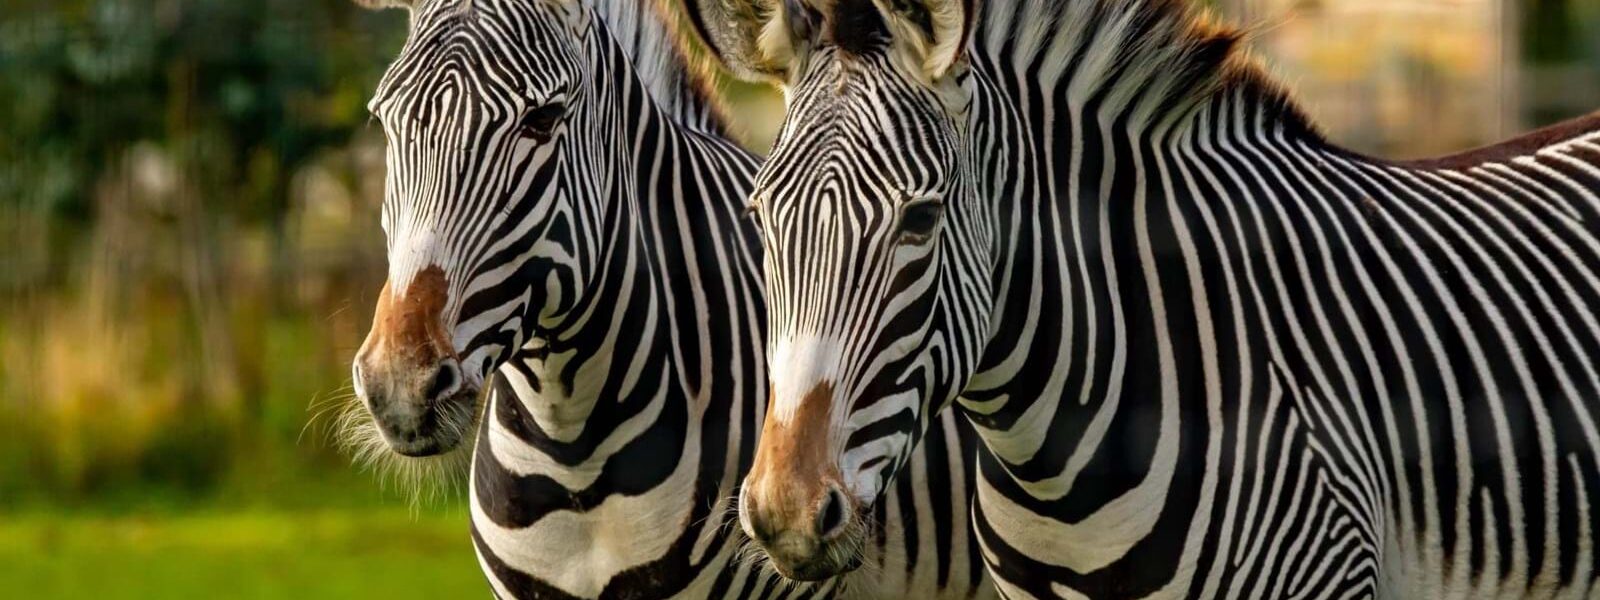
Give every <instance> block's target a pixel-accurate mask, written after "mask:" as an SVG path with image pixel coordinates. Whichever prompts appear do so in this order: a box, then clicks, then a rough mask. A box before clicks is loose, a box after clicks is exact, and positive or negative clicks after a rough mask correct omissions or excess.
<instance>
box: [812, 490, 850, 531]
mask: <svg viewBox="0 0 1600 600" xmlns="http://www.w3.org/2000/svg"><path fill="white" fill-rule="evenodd" d="M849 506H850V500H849V499H848V498H845V497H844V491H842V490H840V489H839V486H835V485H830V486H828V491H827V492H825V493H823V495H822V502H821V504H820V505H819V506H817V518H816V526H817V537H820V538H822V540H823V541H831V540H833V539H834V538H837V537H839V534H842V533H844V529H845V525H846V524H848V523H849V519H847V518H846V515H847V514H849V513H848V509H849Z"/></svg>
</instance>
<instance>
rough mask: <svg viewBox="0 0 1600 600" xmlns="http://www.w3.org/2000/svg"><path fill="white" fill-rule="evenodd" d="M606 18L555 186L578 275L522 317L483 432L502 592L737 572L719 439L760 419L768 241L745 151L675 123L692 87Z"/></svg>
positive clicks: (480, 500) (487, 537)
mask: <svg viewBox="0 0 1600 600" xmlns="http://www.w3.org/2000/svg"><path fill="white" fill-rule="evenodd" d="M607 25H609V23H608V22H605V21H599V20H597V21H596V22H595V23H594V24H593V26H592V28H591V31H590V33H589V35H588V36H587V38H586V39H585V40H584V42H583V51H584V53H585V59H586V61H587V72H588V73H589V74H590V75H591V77H590V78H589V80H588V83H587V86H588V89H587V90H586V96H587V98H588V101H586V102H584V103H583V104H582V106H583V107H584V108H583V109H582V113H581V114H575V115H574V116H573V121H574V122H575V123H584V124H585V125H584V129H585V130H584V131H581V132H574V133H575V135H573V136H572V139H574V140H582V141H583V143H588V144H591V146H590V147H587V148H584V149H582V150H581V151H578V152H575V153H574V155H575V156H581V157H583V158H584V159H586V160H584V164H581V165H580V164H569V165H565V166H564V167H563V177H564V178H566V180H565V183H566V189H563V190H560V191H558V192H557V193H565V194H568V195H570V196H571V199H570V206H571V207H572V208H571V210H572V211H573V213H574V215H573V216H572V228H573V230H574V231H572V232H570V235H571V236H572V237H573V241H572V245H573V247H574V249H575V250H574V252H577V253H579V254H581V255H582V256H581V257H579V258H578V260H577V262H580V263H582V264H583V265H584V266H583V267H582V270H583V271H584V272H583V273H581V274H578V275H577V276H574V277H571V278H570V279H566V280H561V281H560V283H559V284H558V285H561V286H564V289H563V290H562V291H561V293H562V294H563V296H564V297H563V298H561V300H560V302H559V304H561V306H560V307H559V309H558V310H557V311H556V312H555V313H554V314H544V315H528V316H527V321H526V322H532V321H537V322H538V325H537V326H535V327H533V328H532V330H531V331H528V332H526V334H527V336H528V340H529V341H528V342H527V343H525V344H524V345H523V347H522V348H521V349H520V350H519V351H518V352H517V353H516V355H515V356H514V357H513V359H512V360H510V361H508V362H507V363H506V364H505V365H504V366H502V367H501V369H500V371H499V374H498V376H497V377H496V381H495V384H494V388H493V392H492V394H491V397H490V400H489V408H488V410H487V413H486V415H485V417H484V420H483V425H482V427H481V428H480V432H479V439H478V450H477V455H476V457H475V464H474V467H473V495H474V500H473V505H474V511H475V513H474V519H473V521H474V534H475V537H476V541H477V543H478V547H479V553H480V557H481V559H482V560H483V561H484V563H485V566H486V568H487V569H489V570H490V571H491V572H492V573H494V574H495V577H494V578H493V583H494V585H496V586H497V591H498V592H499V594H500V595H501V596H503V597H528V596H532V597H567V596H577V597H598V596H602V595H605V594H623V595H630V594H640V595H643V596H649V597H667V596H672V595H674V594H678V593H683V594H685V595H690V596H693V595H696V594H700V595H703V594H705V593H707V592H708V591H709V590H710V589H713V588H714V587H715V586H717V585H723V586H726V585H728V582H726V581H722V580H720V579H717V580H713V578H716V577H718V576H719V575H720V574H722V573H724V570H723V569H721V568H707V565H708V564H718V565H720V564H722V562H725V561H727V560H729V558H730V556H731V555H732V554H733V552H734V551H735V541H734V538H733V537H732V536H733V535H734V532H736V531H737V526H732V525H730V524H728V523H727V522H726V519H727V518H729V514H730V513H729V511H728V510H727V506H726V505H725V504H724V503H723V501H724V500H725V499H727V498H729V497H731V496H732V495H733V494H734V491H735V489H736V485H737V481H738V474H739V471H738V470H736V469H733V468H730V467H732V466H733V465H730V464H729V462H728V456H729V455H730V453H734V450H732V449H730V447H729V446H730V445H740V446H742V447H744V448H746V450H744V451H743V452H749V451H751V450H749V448H753V444H754V434H755V431H756V429H757V427H758V424H759V420H758V419H759V416H760V415H759V414H757V413H756V411H754V410H751V409H752V407H756V406H759V400H760V398H762V397H763V396H762V395H763V394H764V390H765V386H764V378H763V376H762V369H763V363H762V361H761V350H762V343H763V342H762V340H763V336H762V331H763V327H762V323H761V321H759V320H758V319H756V318H755V316H756V315H758V314H761V311H763V310H764V308H763V305H762V295H761V292H760V286H759V280H758V279H757V274H758V260H757V259H758V253H759V243H758V241H757V240H756V239H755V237H754V236H753V235H751V233H752V232H751V231H750V228H749V227H748V226H747V223H745V222H743V221H742V214H743V213H742V210H743V200H744V198H745V197H746V195H747V194H748V193H749V181H750V179H751V177H752V175H753V173H754V171H755V168H756V159H755V157H754V156H752V155H751V154H749V153H748V152H745V151H744V150H742V149H740V148H739V147H738V146H736V145H735V144H733V143H732V142H730V141H728V140H724V139H722V138H719V137H716V136H715V135H712V134H709V133H705V132H703V130H700V129H698V128H697V127H696V126H694V125H687V126H686V125H684V124H683V123H681V122H679V121H678V120H677V117H678V116H680V114H675V113H674V112H672V110H671V109H670V108H668V106H669V105H676V106H678V107H680V108H681V107H684V106H692V105H693V104H692V102H691V101H685V102H679V103H672V102H666V103H662V102H660V99H659V98H657V97H656V96H655V95H654V93H655V92H652V91H650V86H649V84H648V82H646V81H645V80H644V79H643V78H642V75H641V73H640V72H638V71H636V70H635V69H634V67H633V64H632V63H631V62H630V60H629V57H628V55H627V54H626V52H627V47H626V44H624V43H623V42H622V41H621V40H619V39H616V38H613V37H612V36H611V33H610V32H609V31H608V29H607ZM658 91H659V89H658ZM680 100H685V99H683V98H680ZM695 102H697V101H695ZM692 112H693V111H692ZM695 114H703V113H699V112H695ZM534 193H545V191H543V190H535V191H534ZM555 279H561V278H560V277H559V276H558V277H556V278H555ZM528 284H529V285H530V287H531V290H530V293H531V294H532V295H533V296H534V297H535V298H540V297H542V296H544V295H545V294H546V290H547V287H546V285H547V282H546V278H544V277H540V276H537V275H536V276H534V277H533V278H532V280H531V281H529V282H528ZM597 554H604V555H605V556H606V559H605V560H596V559H595V556H596V555H597ZM695 590H698V591H695Z"/></svg>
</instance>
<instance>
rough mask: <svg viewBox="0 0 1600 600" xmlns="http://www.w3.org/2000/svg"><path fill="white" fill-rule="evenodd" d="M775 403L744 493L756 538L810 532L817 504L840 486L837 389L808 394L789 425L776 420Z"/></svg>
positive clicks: (825, 385) (817, 389)
mask: <svg viewBox="0 0 1600 600" xmlns="http://www.w3.org/2000/svg"><path fill="white" fill-rule="evenodd" d="M774 400H775V399H773V398H770V397H769V399H768V402H767V420H766V423H765V424H764V425H763V426H762V428H761V441H760V444H759V449H758V450H757V451H756V457H755V464H754V466H753V467H752V468H751V470H750V475H749V481H748V483H747V484H746V488H745V489H746V493H748V494H750V499H749V503H748V507H749V508H750V509H751V510H752V512H753V513H754V514H752V515H751V523H752V525H754V526H755V527H756V529H757V530H758V531H759V533H758V535H771V534H774V533H776V532H779V531H806V532H809V531H810V530H811V526H812V523H814V522H815V520H816V516H815V514H814V513H815V512H816V507H817V505H818V499H819V498H821V497H822V495H823V494H825V493H827V491H828V488H829V486H830V485H832V486H839V485H840V483H841V477H840V474H839V473H840V471H839V465H838V461H837V460H835V457H834V456H832V454H833V451H832V448H833V445H832V443H831V442H830V434H831V432H830V431H829V429H830V427H831V426H832V422H831V415H832V414H833V384H832V383H831V382H824V383H822V384H819V385H817V386H816V387H814V388H812V389H811V391H810V392H807V393H806V396H805V398H804V399H802V400H801V401H800V405H799V407H798V408H797V409H796V411H795V414H794V418H793V419H791V420H790V421H789V422H788V423H779V422H778V419H776V418H773V412H772V411H773V403H774Z"/></svg>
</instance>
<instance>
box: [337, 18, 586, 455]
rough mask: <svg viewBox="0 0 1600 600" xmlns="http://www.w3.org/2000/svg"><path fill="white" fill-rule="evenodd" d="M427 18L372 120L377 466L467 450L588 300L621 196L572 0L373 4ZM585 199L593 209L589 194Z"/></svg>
mask: <svg viewBox="0 0 1600 600" xmlns="http://www.w3.org/2000/svg"><path fill="white" fill-rule="evenodd" d="M358 1H360V2H361V3H362V4H366V5H369V6H398V7H402V8H405V9H407V10H409V11H410V12H411V25H410V34H409V37H408V39H407V41H406V44H405V46H404V48H403V49H402V50H401V53H400V56H399V57H398V58H397V59H396V60H395V61H394V63H393V64H392V65H391V66H390V67H389V69H388V71H387V72H386V73H385V75H384V77H383V79H382V81H381V83H380V84H379V87H378V90H377V93H376V94H375V96H374V97H373V99H372V101H371V103H370V105H369V109H370V111H371V113H372V116H373V118H374V119H375V120H376V121H378V122H380V123H381V124H382V127H383V131H384V133H385V135H386V137H387V139H388V148H387V156H386V162H387V165H388V175H387V181H386V185H385V197H384V204H383V211H382V221H383V229H384V232H385V234H386V235H387V240H388V260H389V269H388V281H387V283H386V284H385V285H384V287H383V291H382V292H381V294H380V296H379V298H378V305H377V310H376V314H375V317H374V320H373V326H372V331H371V333H370V334H369V335H368V337H367V340H366V342H365V343H364V344H363V345H362V346H361V349H360V351H359V352H358V353H357V355H356V357H355V360H354V365H353V374H354V380H355V390H356V395H357V396H358V397H359V398H360V399H361V400H362V403H363V404H364V405H365V407H366V409H367V411H368V412H370V414H371V416H372V419H371V420H370V421H371V422H370V423H369V422H367V421H366V420H364V419H358V421H360V422H359V423H358V424H357V425H356V427H357V428H358V429H361V430H362V431H361V432H360V434H358V435H357V436H356V437H362V438H365V439H363V440H358V442H357V443H358V445H360V446H363V447H362V448H360V449H361V450H362V451H364V452H367V453H369V454H379V455H381V454H383V453H382V452H380V450H381V449H382V448H384V447H387V448H388V449H389V450H392V451H393V453H395V454H398V455H402V456H408V457H419V456H432V455H436V454H441V453H445V452H449V451H450V450H452V449H454V448H457V447H458V446H461V443H462V441H463V439H466V438H467V436H468V434H469V433H470V431H471V428H472V425H473V423H474V421H475V418H476V413H477V402H478V398H479V392H480V390H481V389H482V387H483V385H484V381H485V379H486V378H487V377H488V376H489V374H490V373H492V372H493V371H494V370H495V369H496V368H498V367H499V366H500V364H501V363H502V362H503V361H504V360H506V359H508V357H509V355H510V354H511V353H512V351H514V350H516V349H517V348H519V347H521V345H522V343H523V341H524V340H525V339H527V338H528V332H529V331H532V330H535V328H537V327H539V326H540V323H541V319H543V320H545V321H544V322H545V323H548V322H550V321H555V320H559V319H560V315H561V313H562V311H564V310H567V309H569V308H570V307H571V306H572V305H573V303H574V295H575V294H576V293H577V292H578V290H581V289H583V288H584V283H585V278H586V273H587V271H588V269H586V267H585V265H586V264H587V262H586V260H585V257H592V255H593V252H592V249H588V250H586V249H585V248H582V247H580V246H581V245H582V242H581V240H582V239H583V238H582V237H581V236H582V235H583V233H584V232H586V231H589V230H591V229H592V227H593V224H592V223H591V222H590V221H591V220H592V219H591V215H593V214H594V213H596V212H598V211H595V210H590V209H589V208H588V207H586V206H581V204H582V202H583V201H584V199H585V198H586V197H588V196H600V195H603V194H604V193H605V189H606V187H605V185H604V182H603V181H600V180H599V179H598V175H596V174H595V169H585V168H583V167H580V166H576V165H586V164H590V163H592V162H593V161H574V160H573V158H572V157H573V156H575V155H581V154H585V153H591V152H592V151H593V148H590V147H587V146H586V145H585V144H586V142H584V141H583V140H587V139H594V138H597V137H599V136H598V134H597V133H595V132H591V131H583V129H584V128H585V127H590V126H591V125H590V119H588V118H587V112H586V108H585V106H584V102H585V100H586V98H587V89H586V84H587V82H588V78H587V75H586V73H585V72H584V68H583V65H584V64H585V63H584V62H582V61H581V59H580V58H579V57H580V52H581V48H580V43H581V38H582V34H583V33H584V32H585V31H586V30H587V27H588V19H589V16H590V13H588V12H587V11H585V10H584V9H583V8H582V7H580V6H578V5H577V3H576V2H569V1H560V0H415V1H401V0H358ZM580 192H581V193H582V194H584V195H585V196H583V197H579V196H577V195H576V194H578V193H580Z"/></svg>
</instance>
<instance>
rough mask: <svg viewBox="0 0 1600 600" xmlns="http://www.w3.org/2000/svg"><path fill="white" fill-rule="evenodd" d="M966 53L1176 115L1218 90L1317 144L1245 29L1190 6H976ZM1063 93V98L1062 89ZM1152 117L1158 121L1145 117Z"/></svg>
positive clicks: (1107, 1)
mask: <svg viewBox="0 0 1600 600" xmlns="http://www.w3.org/2000/svg"><path fill="white" fill-rule="evenodd" d="M980 5H981V6H982V7H983V8H982V9H981V10H982V12H983V14H982V15H981V16H980V18H979V20H978V31H977V32H976V34H975V36H974V38H975V39H974V41H973V42H972V43H973V48H974V49H975V51H976V52H977V53H979V54H985V55H987V57H988V58H990V59H992V60H998V61H1004V62H1009V64H1011V65H1015V66H1017V67H1018V68H1019V69H1020V68H1021V67H1023V66H1026V65H1031V64H1035V61H1038V63H1037V64H1038V65H1039V67H1038V70H1039V75H1038V76H1039V77H1047V76H1049V77H1059V78H1060V85H1063V86H1066V85H1068V84H1069V81H1073V82H1078V83H1080V84H1082V82H1089V83H1087V84H1084V86H1085V87H1086V88H1087V89H1085V90H1083V91H1084V92H1085V93H1089V92H1098V93H1103V94H1106V95H1107V96H1108V97H1109V98H1111V99H1113V100H1124V101H1127V102H1133V103H1136V104H1137V105H1138V106H1140V107H1143V108H1146V109H1147V110H1148V111H1149V113H1150V114H1151V115H1153V117H1152V118H1160V117H1163V116H1172V115H1177V114H1185V113H1188V112H1190V111H1192V110H1193V109H1194V108H1196V107H1198V106H1200V105H1202V104H1204V103H1205V102H1206V101H1208V100H1210V99H1213V98H1215V97H1217V95H1218V94H1230V95H1232V94H1238V95H1243V96H1245V97H1247V98H1250V99H1251V100H1253V101H1255V102H1256V103H1257V104H1258V105H1259V106H1261V107H1262V109H1263V110H1266V111H1269V113H1271V114H1269V117H1273V118H1276V119H1277V120H1278V122H1279V123H1280V124H1281V125H1283V126H1284V127H1286V128H1290V129H1296V130H1300V131H1302V132H1303V133H1304V134H1306V135H1309V136H1312V137H1315V138H1317V139H1319V140H1320V139H1321V135H1320V133H1318V132H1317V129H1316V127H1315V126H1314V125H1313V124H1312V122H1311V120H1310V119H1309V118H1308V117H1307V116H1306V114H1305V112H1304V111H1302V110H1301V109H1300V106H1299V104H1298V103H1297V102H1296V101H1295V100H1294V98H1293V97H1292V96H1291V95H1290V94H1289V93H1288V91H1287V90H1286V89H1285V88H1284V87H1283V86H1282V85H1280V84H1279V83H1278V82H1277V81H1276V80H1275V79H1274V78H1273V77H1272V76H1271V75H1269V74H1268V73H1267V71H1266V69H1265V68H1264V67H1262V65H1261V63H1260V62H1259V61H1258V60H1257V59H1256V58H1255V57H1254V56H1252V55H1251V54H1250V53H1249V52H1248V51H1247V50H1246V49H1245V48H1244V42H1245V40H1246V39H1247V37H1248V34H1247V31H1246V30H1243V29H1239V28H1236V27H1231V26H1227V25H1224V24H1222V23H1221V22H1219V21H1218V20H1217V19H1216V18H1215V17H1214V16H1213V15H1212V14H1211V13H1210V12H1209V11H1207V10H1205V9H1204V8H1202V7H1197V6H1195V3H1194V2H1192V1H1191V0H1037V1H1029V2H1000V1H990V2H981V3H980ZM1069 97H1070V93H1069ZM1154 115H1159V116H1154Z"/></svg>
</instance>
